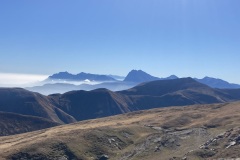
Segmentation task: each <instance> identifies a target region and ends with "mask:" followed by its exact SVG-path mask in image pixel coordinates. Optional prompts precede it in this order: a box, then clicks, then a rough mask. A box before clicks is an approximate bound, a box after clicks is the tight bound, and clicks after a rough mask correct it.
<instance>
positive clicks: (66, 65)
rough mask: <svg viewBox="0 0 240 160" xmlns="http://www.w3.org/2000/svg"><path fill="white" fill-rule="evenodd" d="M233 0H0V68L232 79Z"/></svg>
mask: <svg viewBox="0 0 240 160" xmlns="http://www.w3.org/2000/svg"><path fill="white" fill-rule="evenodd" d="M239 8H240V0H71V1H69V0H2V1H0V73H19V74H34V75H39V74H40V75H49V74H52V73H55V72H59V71H69V72H71V73H78V72H82V71H83V72H90V73H99V74H110V73H111V74H118V75H126V74H127V73H128V72H129V71H130V70H132V69H142V70H144V71H146V72H148V73H150V74H152V75H154V76H158V77H166V76H169V75H171V74H176V75H177V76H179V77H186V76H191V77H198V78H202V77H204V76H211V77H217V78H222V79H225V80H228V81H230V82H234V83H240V75H239V68H240V63H239V60H240V9H239Z"/></svg>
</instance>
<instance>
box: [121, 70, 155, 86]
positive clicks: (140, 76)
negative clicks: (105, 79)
mask: <svg viewBox="0 0 240 160" xmlns="http://www.w3.org/2000/svg"><path fill="white" fill-rule="evenodd" d="M155 80H159V78H158V77H154V76H152V75H150V74H148V73H146V72H144V71H142V70H131V71H130V72H129V73H128V75H127V77H126V78H125V79H124V81H128V82H138V83H141V82H148V81H155Z"/></svg>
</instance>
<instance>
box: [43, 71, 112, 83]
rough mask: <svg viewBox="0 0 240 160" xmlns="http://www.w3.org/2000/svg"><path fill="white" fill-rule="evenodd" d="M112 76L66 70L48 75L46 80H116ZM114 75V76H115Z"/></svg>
mask: <svg viewBox="0 0 240 160" xmlns="http://www.w3.org/2000/svg"><path fill="white" fill-rule="evenodd" d="M112 77H114V76H108V75H98V74H91V73H84V72H81V73H79V74H76V75H74V74H71V73H68V72H59V73H56V74H53V75H52V76H49V77H48V80H69V81H85V80H89V81H116V79H114V78H112ZM115 77H116V76H115Z"/></svg>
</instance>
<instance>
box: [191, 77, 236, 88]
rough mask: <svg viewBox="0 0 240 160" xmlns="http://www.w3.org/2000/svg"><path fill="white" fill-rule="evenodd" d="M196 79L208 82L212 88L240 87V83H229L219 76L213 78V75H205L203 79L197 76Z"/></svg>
mask: <svg viewBox="0 0 240 160" xmlns="http://www.w3.org/2000/svg"><path fill="white" fill-rule="evenodd" d="M195 80H196V81H198V82H200V83H203V84H206V85H208V86H210V87H212V88H220V89H237V88H240V85H239V84H233V83H229V82H227V81H224V80H222V79H218V78H212V77H204V78H203V79H197V78H195Z"/></svg>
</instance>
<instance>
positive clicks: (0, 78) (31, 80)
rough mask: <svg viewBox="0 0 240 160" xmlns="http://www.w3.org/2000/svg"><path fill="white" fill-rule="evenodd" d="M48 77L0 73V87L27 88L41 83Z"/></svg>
mask: <svg viewBox="0 0 240 160" xmlns="http://www.w3.org/2000/svg"><path fill="white" fill-rule="evenodd" d="M47 77H48V75H36V74H18V73H0V87H27V86H32V85H34V84H35V83H38V82H40V81H43V80H44V79H46V78H47Z"/></svg>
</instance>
